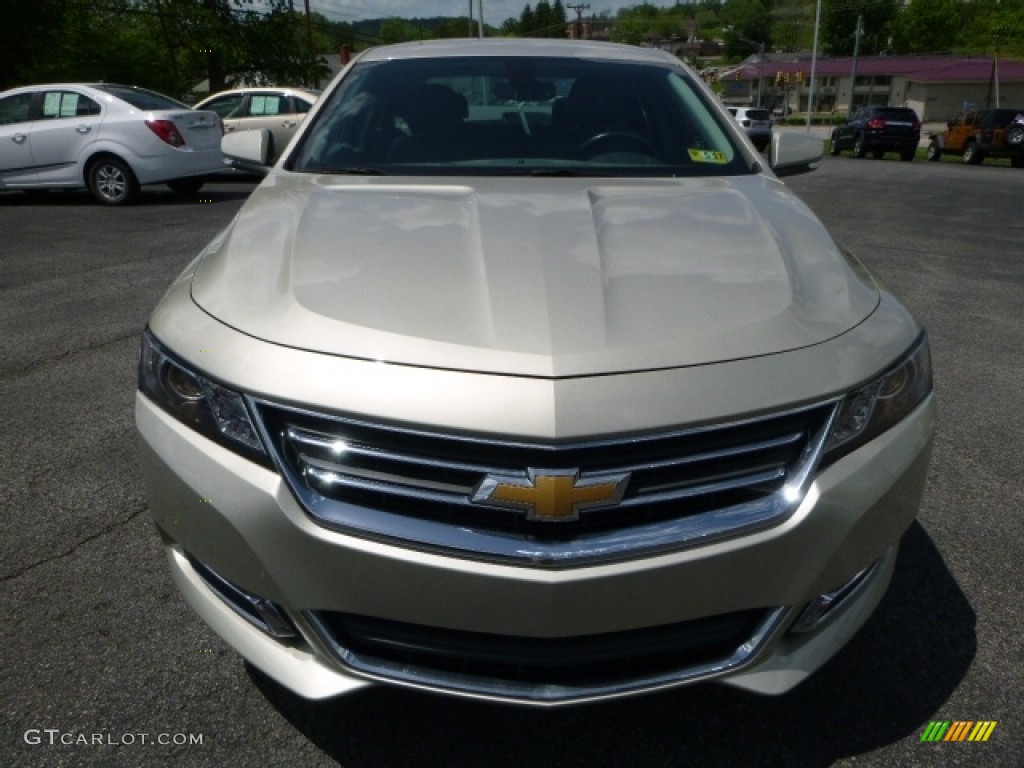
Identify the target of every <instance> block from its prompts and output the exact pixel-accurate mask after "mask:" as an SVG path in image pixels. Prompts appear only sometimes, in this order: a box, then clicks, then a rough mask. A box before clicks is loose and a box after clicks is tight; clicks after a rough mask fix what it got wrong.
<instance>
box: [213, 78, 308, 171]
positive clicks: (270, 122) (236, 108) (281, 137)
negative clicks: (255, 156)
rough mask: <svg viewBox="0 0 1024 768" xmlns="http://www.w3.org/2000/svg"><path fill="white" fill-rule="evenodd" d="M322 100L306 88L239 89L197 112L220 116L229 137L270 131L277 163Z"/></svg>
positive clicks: (271, 151) (219, 95)
mask: <svg viewBox="0 0 1024 768" xmlns="http://www.w3.org/2000/svg"><path fill="white" fill-rule="evenodd" d="M318 96H319V92H318V91H313V90H308V89H305V88H239V89H237V90H233V91H224V92H222V93H217V94H214V95H213V96H209V97H208V98H205V99H203V100H202V101H200V102H199V103H198V104H196V109H209V110H212V111H214V112H216V113H217V114H218V115H220V116H221V118H222V119H223V120H224V131H225V132H227V133H230V132H231V131H244V130H250V129H254V128H267V129H269V130H270V137H271V138H270V145H269V147H268V155H269V160H270V162H273V161H275V160H276V159H277V156H278V155H279V154H280V152H281V150H283V149H284V148H285V147H286V146H288V142H289V141H291V140H292V136H294V135H295V131H296V129H297V128H298V127H299V123H301V122H302V119H303V118H304V117H305V116H306V113H307V112H309V110H310V108H311V107H312V106H313V104H314V103H316V100H317V97H318Z"/></svg>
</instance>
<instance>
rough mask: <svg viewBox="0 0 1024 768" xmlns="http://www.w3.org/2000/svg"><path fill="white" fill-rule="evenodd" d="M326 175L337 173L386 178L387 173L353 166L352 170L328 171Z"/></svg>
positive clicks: (378, 169)
mask: <svg viewBox="0 0 1024 768" xmlns="http://www.w3.org/2000/svg"><path fill="white" fill-rule="evenodd" d="M328 173H338V174H342V175H346V176H387V175H389V174H388V173H387V171H382V170H381V169H380V168H368V167H359V166H355V167H353V168H334V169H331V170H330V171H328Z"/></svg>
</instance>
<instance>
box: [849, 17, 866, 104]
mask: <svg viewBox="0 0 1024 768" xmlns="http://www.w3.org/2000/svg"><path fill="white" fill-rule="evenodd" d="M863 34H864V17H863V16H858V17H857V28H856V29H855V30H854V31H853V71H852V72H851V73H850V79H851V80H852V81H853V82H851V83H850V108H849V109H848V110H847V113H848V114H851V115H852V114H853V97H854V95H855V94H856V93H857V55H858V54H859V53H860V38H861V36H862V35H863Z"/></svg>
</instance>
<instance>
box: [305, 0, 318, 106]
mask: <svg viewBox="0 0 1024 768" xmlns="http://www.w3.org/2000/svg"><path fill="white" fill-rule="evenodd" d="M306 39H307V44H308V46H309V75H310V77H311V78H312V79H313V87H314V88H319V87H320V78H319V77H318V76H317V74H316V51H314V50H313V17H312V16H311V15H310V13H309V0H306Z"/></svg>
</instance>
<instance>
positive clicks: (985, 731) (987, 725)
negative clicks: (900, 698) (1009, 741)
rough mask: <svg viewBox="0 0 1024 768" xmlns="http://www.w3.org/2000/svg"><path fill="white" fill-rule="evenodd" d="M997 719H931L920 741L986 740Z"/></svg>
mask: <svg viewBox="0 0 1024 768" xmlns="http://www.w3.org/2000/svg"><path fill="white" fill-rule="evenodd" d="M997 723H998V721H997V720H978V721H977V722H975V721H974V720H954V721H952V722H950V721H949V720H932V721H931V722H930V723H928V727H927V728H925V729H924V733H922V734H921V741H988V737H989V736H991V735H992V731H994V730H995V728H996V725H997Z"/></svg>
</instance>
